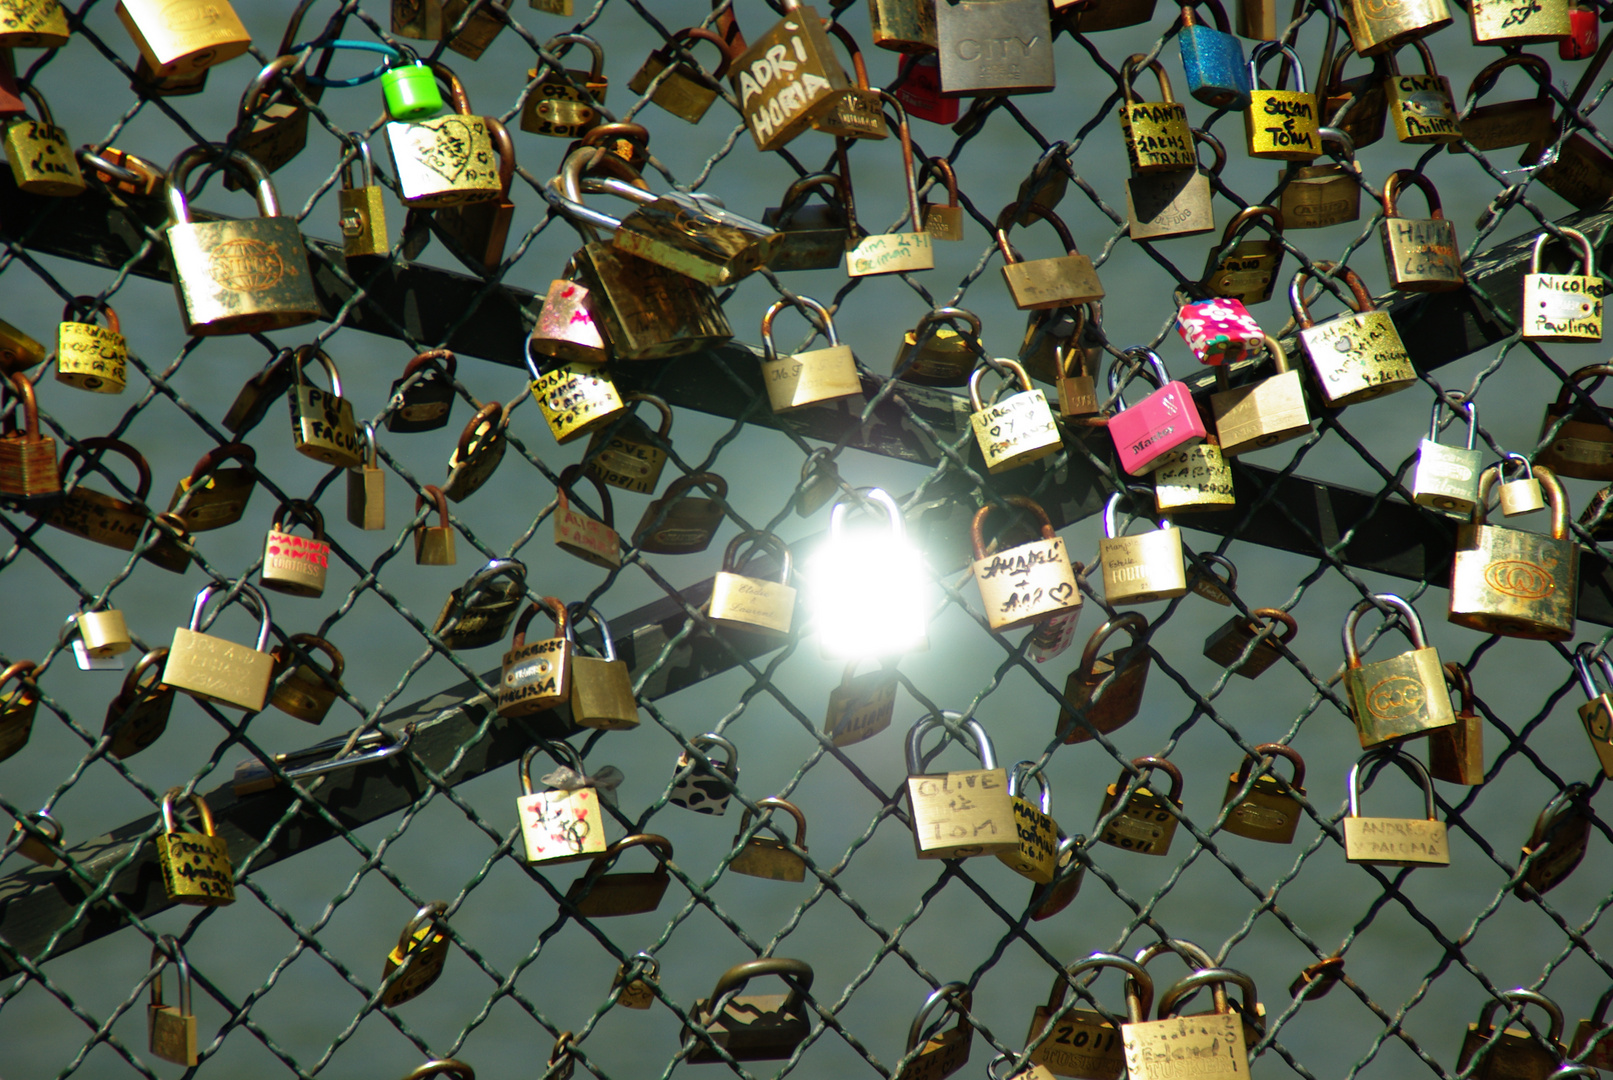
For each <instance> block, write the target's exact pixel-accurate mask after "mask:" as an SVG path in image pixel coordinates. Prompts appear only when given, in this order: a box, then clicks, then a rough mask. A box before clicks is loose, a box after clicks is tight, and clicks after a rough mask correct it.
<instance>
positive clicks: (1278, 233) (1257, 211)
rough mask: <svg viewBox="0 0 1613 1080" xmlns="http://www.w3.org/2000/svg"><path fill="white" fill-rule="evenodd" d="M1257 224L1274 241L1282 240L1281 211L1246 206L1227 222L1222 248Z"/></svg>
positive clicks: (1272, 208)
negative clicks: (1263, 219)
mask: <svg viewBox="0 0 1613 1080" xmlns="http://www.w3.org/2000/svg"><path fill="white" fill-rule="evenodd" d="M1261 218H1266V219H1267V220H1266V221H1261V220H1260V219H1261ZM1257 223H1258V224H1259V225H1260V227H1261V228H1263V229H1265V230H1266V232H1267V233H1268V234H1269V235H1270V236H1271V238H1272V239H1273V240H1279V239H1281V238H1282V235H1283V212H1282V211H1281V210H1279V209H1277V208H1276V207H1275V206H1246V207H1244V208H1243V209H1242V210H1239V211H1238V212H1237V213H1236V214H1234V215H1233V217H1232V220H1231V221H1229V222H1227V227H1226V228H1224V229H1222V230H1221V244H1220V247H1222V248H1224V247H1226V246H1227V245H1228V244H1230V243H1232V241H1233V240H1235V239H1237V238H1238V237H1240V236H1242V235H1243V234H1244V233H1246V232H1248V231H1249V230H1250V229H1251V228H1253V227H1254V226H1255V225H1256V224H1257ZM1217 250H1220V248H1217ZM1315 265H1317V266H1320V265H1322V264H1321V263H1316V264H1315ZM1329 265H1331V264H1329Z"/></svg>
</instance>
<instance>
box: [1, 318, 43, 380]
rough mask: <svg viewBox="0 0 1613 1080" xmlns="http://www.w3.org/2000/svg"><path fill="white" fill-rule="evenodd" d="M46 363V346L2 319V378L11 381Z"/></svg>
mask: <svg viewBox="0 0 1613 1080" xmlns="http://www.w3.org/2000/svg"><path fill="white" fill-rule="evenodd" d="M44 362H45V346H43V345H41V344H40V343H39V342H38V341H36V340H34V339H33V338H32V337H30V336H29V335H28V334H25V333H23V332H22V331H21V330H19V329H18V328H17V327H15V326H12V325H11V324H10V323H8V322H6V321H5V320H4V319H0V376H4V377H5V379H6V381H8V382H9V381H10V379H11V376H12V375H17V374H21V373H22V372H24V371H27V370H28V369H29V368H31V367H37V366H38V365H40V364H42V363H44Z"/></svg>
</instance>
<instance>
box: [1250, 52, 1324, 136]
mask: <svg viewBox="0 0 1613 1080" xmlns="http://www.w3.org/2000/svg"><path fill="white" fill-rule="evenodd" d="M1278 53H1281V54H1282V55H1283V57H1284V58H1285V59H1284V63H1283V69H1284V71H1286V70H1287V68H1288V65H1290V64H1292V65H1293V68H1294V89H1292V90H1284V89H1281V88H1280V85H1279V88H1278V89H1275V90H1267V89H1266V88H1265V87H1264V86H1262V85H1261V83H1260V65H1261V63H1262V62H1263V61H1265V60H1269V59H1270V58H1271V57H1272V56H1274V55H1277V54H1278ZM1280 83H1281V79H1279V84H1280ZM1249 86H1250V91H1249V105H1248V107H1247V108H1245V109H1244V112H1243V130H1244V136H1245V138H1246V139H1247V141H1248V147H1249V156H1250V157H1253V158H1269V159H1272V160H1276V161H1313V160H1315V159H1316V157H1317V155H1319V154H1320V153H1321V152H1322V136H1321V134H1320V132H1319V131H1318V130H1317V129H1318V128H1319V127H1320V126H1321V117H1320V113H1321V106H1320V104H1319V103H1318V102H1317V100H1316V95H1315V94H1313V93H1310V92H1309V91H1308V90H1306V89H1305V69H1304V68H1303V67H1301V66H1300V62H1299V54H1298V53H1296V52H1294V50H1293V47H1292V46H1290V45H1286V44H1284V43H1283V42H1280V41H1262V42H1261V43H1260V44H1258V45H1256V46H1255V47H1254V50H1253V51H1252V52H1251V53H1250V54H1249Z"/></svg>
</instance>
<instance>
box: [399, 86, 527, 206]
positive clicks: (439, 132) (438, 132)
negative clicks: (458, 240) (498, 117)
mask: <svg viewBox="0 0 1613 1080" xmlns="http://www.w3.org/2000/svg"><path fill="white" fill-rule="evenodd" d="M409 66H410V67H413V66H414V65H409ZM428 66H429V67H430V69H431V71H432V73H433V75H434V77H435V78H437V79H439V80H441V82H442V84H443V85H445V86H447V87H448V103H449V105H450V106H451V108H452V110H453V111H452V112H450V113H449V114H448V115H446V116H438V117H435V118H433V119H429V120H401V119H397V118H393V119H391V120H389V121H388V123H387V124H386V125H385V127H386V142H387V149H388V150H389V151H390V153H391V155H392V172H393V174H394V175H395V176H396V177H397V180H398V194H399V197H400V198H401V199H402V200H403V204H404V205H405V206H409V207H414V208H421V209H434V208H436V207H439V206H455V205H457V204H459V203H463V202H474V201H477V200H479V199H496V198H498V197H499V193H500V191H501V190H502V188H501V185H500V183H499V160H498V155H497V154H496V153H494V151H493V140H492V135H491V134H490V132H489V129H488V125H487V121H486V119H485V118H484V117H480V116H475V115H473V114H472V113H471V111H470V98H469V97H467V96H466V94H465V88H464V86H463V85H462V84H461V83H460V81H459V77H458V76H457V75H455V74H454V73H453V72H452V71H450V70H449V69H448V67H447V66H446V65H444V64H441V63H439V62H437V61H431V62H429V64H428Z"/></svg>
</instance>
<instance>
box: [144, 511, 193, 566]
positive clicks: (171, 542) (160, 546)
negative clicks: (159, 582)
mask: <svg viewBox="0 0 1613 1080" xmlns="http://www.w3.org/2000/svg"><path fill="white" fill-rule="evenodd" d="M140 544H141V548H140V557H141V558H142V559H145V560H146V561H147V562H149V563H151V564H152V565H153V566H160V567H162V569H164V570H166V571H168V572H169V573H170V574H183V573H184V572H185V571H186V570H188V569H189V568H190V560H191V556H192V555H194V554H195V553H196V552H195V549H194V547H192V545H191V538H190V530H189V529H187V528H185V523H184V522H183V521H181V520H180V519H179V518H178V517H177V516H176V515H174V514H167V513H163V514H158V515H157V516H156V517H154V518H153V519H152V521H151V525H150V527H149V528H148V529H147V530H146V534H145V536H143V537H141V539H140Z"/></svg>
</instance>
